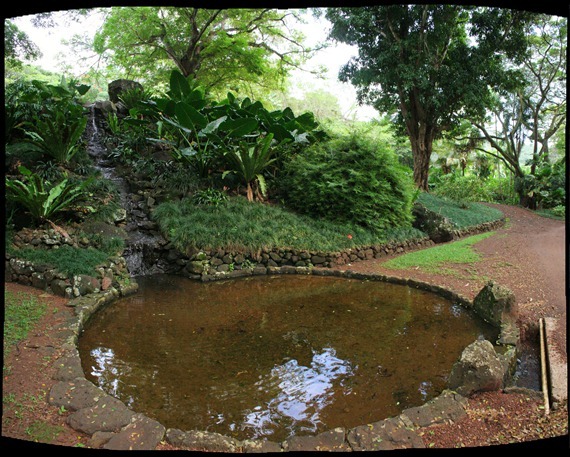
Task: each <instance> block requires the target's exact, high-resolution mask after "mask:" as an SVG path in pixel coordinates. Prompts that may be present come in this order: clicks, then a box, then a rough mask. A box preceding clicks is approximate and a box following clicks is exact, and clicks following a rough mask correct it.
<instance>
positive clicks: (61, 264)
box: [7, 245, 110, 277]
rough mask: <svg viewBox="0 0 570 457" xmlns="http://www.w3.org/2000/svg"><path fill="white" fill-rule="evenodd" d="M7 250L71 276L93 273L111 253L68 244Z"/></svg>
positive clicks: (23, 258)
mask: <svg viewBox="0 0 570 457" xmlns="http://www.w3.org/2000/svg"><path fill="white" fill-rule="evenodd" d="M7 250H8V252H9V253H10V254H12V255H14V256H17V257H18V258H20V259H22V260H27V261H30V262H32V263H34V264H36V265H48V266H51V267H53V268H55V269H56V270H57V271H59V272H60V273H63V274H67V275H68V276H69V277H72V276H75V275H82V274H83V275H91V274H93V272H94V271H95V267H96V266H97V265H100V264H102V263H104V262H105V261H106V260H107V258H108V257H109V255H110V254H109V253H108V252H103V251H101V250H99V249H95V248H92V247H88V248H75V247H72V246H68V245H63V246H61V247H60V248H59V249H34V248H23V249H10V248H8V249H7Z"/></svg>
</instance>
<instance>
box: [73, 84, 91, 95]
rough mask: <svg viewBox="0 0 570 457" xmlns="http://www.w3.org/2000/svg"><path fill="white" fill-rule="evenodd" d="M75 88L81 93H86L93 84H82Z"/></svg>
mask: <svg viewBox="0 0 570 457" xmlns="http://www.w3.org/2000/svg"><path fill="white" fill-rule="evenodd" d="M75 89H76V90H77V92H78V93H79V95H85V94H86V93H87V92H89V89H91V86H88V85H87V84H80V85H79V86H75Z"/></svg>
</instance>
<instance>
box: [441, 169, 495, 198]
mask: <svg viewBox="0 0 570 457" xmlns="http://www.w3.org/2000/svg"><path fill="white" fill-rule="evenodd" d="M433 193H434V194H436V195H439V196H440V197H447V198H450V199H452V200H455V201H466V202H485V201H491V195H490V192H489V191H488V189H487V188H486V187H485V181H484V180H482V179H480V178H478V177H477V176H461V175H457V174H455V173H448V174H445V175H442V176H440V177H439V179H438V180H437V182H436V183H435V188H434V190H433Z"/></svg>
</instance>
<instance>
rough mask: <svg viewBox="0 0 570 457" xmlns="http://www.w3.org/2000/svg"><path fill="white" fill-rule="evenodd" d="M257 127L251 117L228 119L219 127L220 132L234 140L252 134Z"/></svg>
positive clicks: (255, 121)
mask: <svg viewBox="0 0 570 457" xmlns="http://www.w3.org/2000/svg"><path fill="white" fill-rule="evenodd" d="M258 125H259V124H258V122H257V120H256V119H254V118H252V117H246V118H239V119H228V120H226V121H225V122H223V123H222V124H221V125H220V130H222V131H224V132H228V135H229V136H231V137H234V138H235V137H240V136H244V135H247V134H248V133H251V132H253V131H254V130H255V129H257V127H258Z"/></svg>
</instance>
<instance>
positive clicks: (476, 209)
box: [418, 192, 504, 229]
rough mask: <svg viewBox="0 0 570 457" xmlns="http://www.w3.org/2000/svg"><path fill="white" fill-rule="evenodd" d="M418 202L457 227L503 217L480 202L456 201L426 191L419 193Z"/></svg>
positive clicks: (494, 209) (497, 211)
mask: <svg viewBox="0 0 570 457" xmlns="http://www.w3.org/2000/svg"><path fill="white" fill-rule="evenodd" d="M418 202H419V203H420V204H422V205H423V206H425V207H426V208H427V209H429V210H430V211H433V212H434V213H438V214H441V215H442V216H444V217H446V218H448V219H449V220H450V221H451V223H452V224H453V225H454V226H455V227H457V228H458V229H464V228H467V227H473V226H476V225H480V224H483V223H485V222H494V221H497V220H499V219H501V218H503V217H504V214H503V213H502V212H501V211H499V210H498V209H496V208H492V207H490V206H486V205H483V204H481V203H467V202H456V201H453V200H451V199H449V198H445V197H438V196H436V195H433V194H429V193H426V192H422V193H421V194H420V195H419V197H418Z"/></svg>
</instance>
